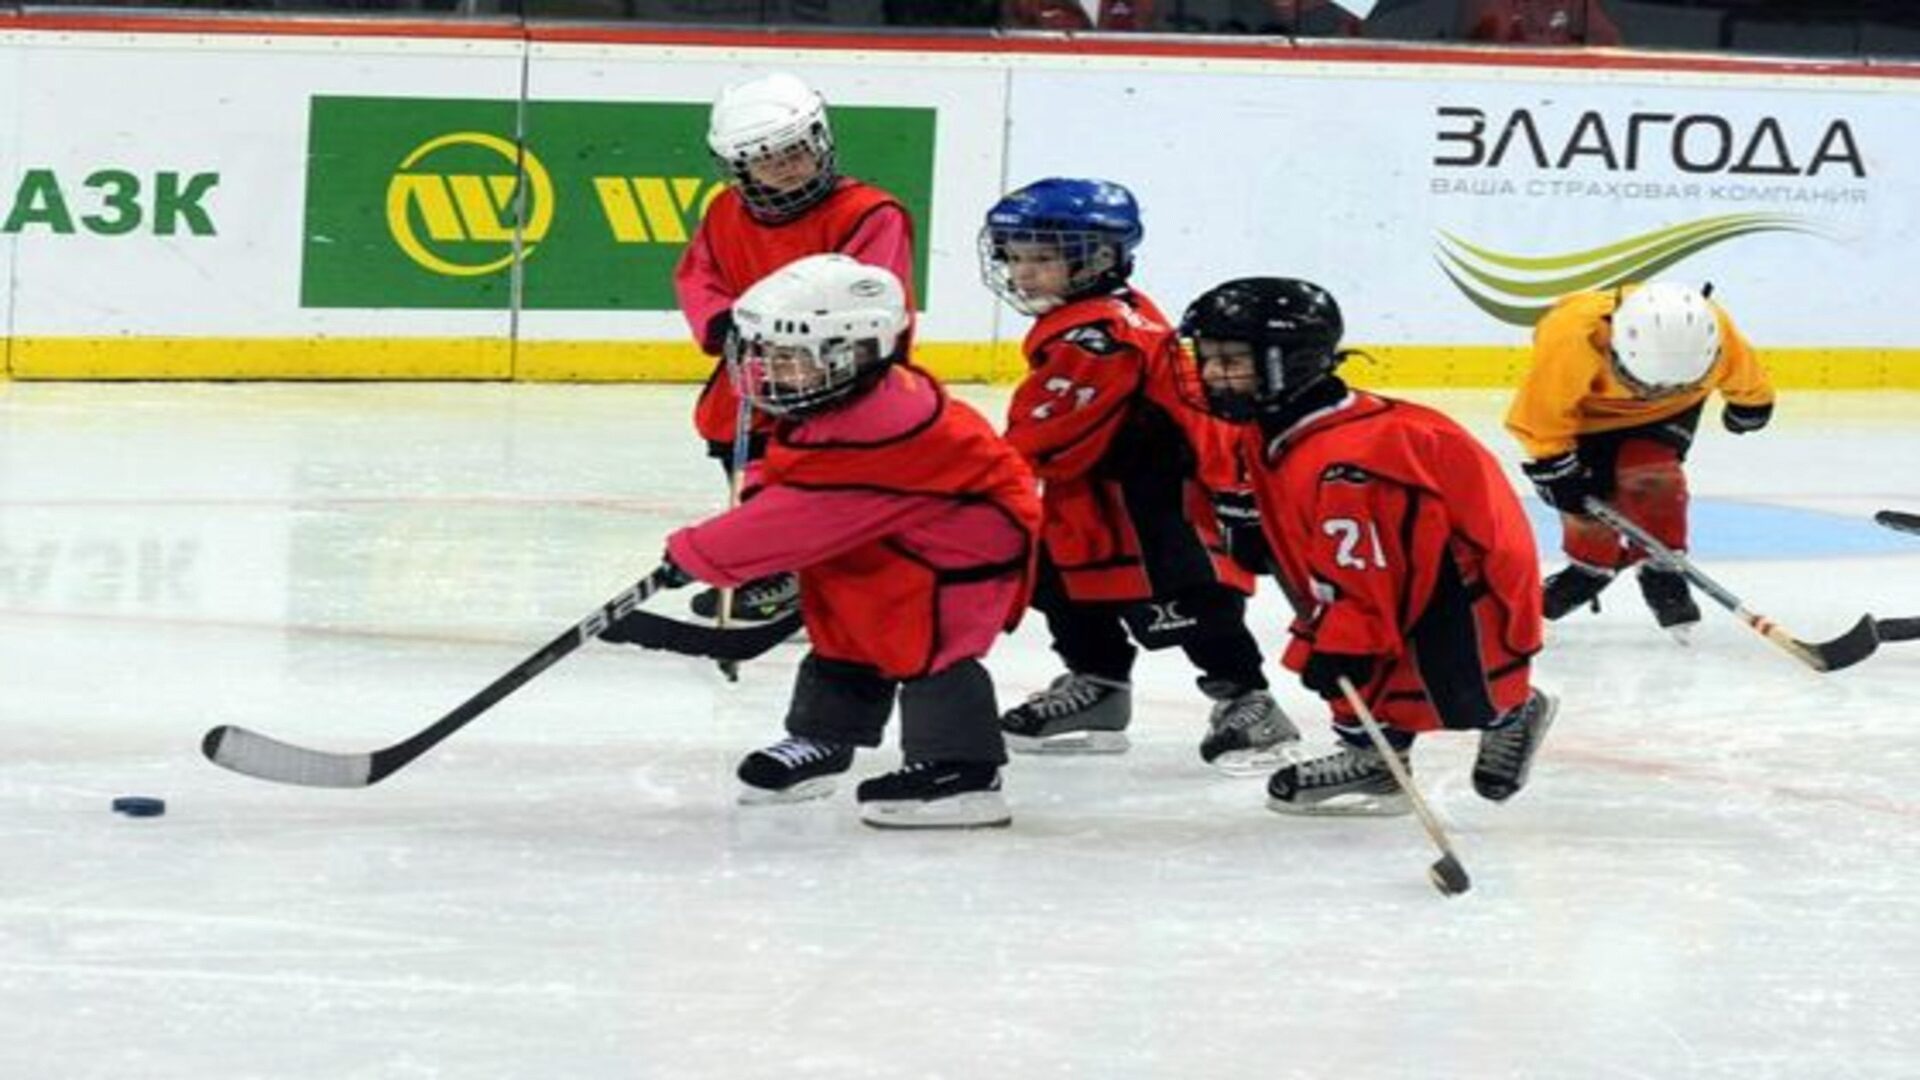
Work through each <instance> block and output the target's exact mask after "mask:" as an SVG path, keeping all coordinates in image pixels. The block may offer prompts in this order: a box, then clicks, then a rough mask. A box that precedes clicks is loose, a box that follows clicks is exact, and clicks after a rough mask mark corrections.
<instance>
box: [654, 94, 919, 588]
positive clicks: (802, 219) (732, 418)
mask: <svg viewBox="0 0 1920 1080" xmlns="http://www.w3.org/2000/svg"><path fill="white" fill-rule="evenodd" d="M707 146H708V149H710V150H711V151H712V152H713V157H714V160H715V161H716V162H717V163H718V164H719V167H720V168H721V170H722V172H723V173H724V174H725V175H726V176H727V177H729V178H730V179H731V180H732V184H731V186H729V187H728V188H727V189H726V190H725V191H723V192H722V193H721V194H720V196H719V197H718V198H716V199H714V201H713V205H712V206H711V207H710V208H708V210H707V213H706V216H705V217H704V218H703V219H702V220H701V222H700V225H699V227H698V228H697V229H696V230H695V231H694V234H693V239H692V241H691V242H690V243H688V245H687V249H686V252H685V253H684V254H683V255H682V256H681V258H680V265H679V266H678V268H676V270H675V271H674V290H675V292H676V294H677V295H678V297H679V301H680V310H681V313H682V314H683V315H685V316H686V320H687V323H688V325H689V326H690V327H691V328H692V330H693V337H694V340H695V341H696V342H698V343H699V345H700V348H701V350H702V351H704V352H705V353H706V354H707V355H709V356H712V357H715V358H716V363H715V364H714V370H713V374H712V375H711V376H709V377H708V379H707V384H706V386H705V388H703V389H702V390H701V392H700V400H699V403H698V404H697V405H696V406H695V408H694V426H695V427H696V428H697V429H698V430H699V432H700V436H701V438H703V439H705V440H706V441H707V448H708V452H709V453H710V454H712V455H713V456H714V457H716V458H718V459H719V460H720V462H721V465H722V467H724V468H726V469H728V470H729V472H730V471H731V469H732V446H733V439H734V427H735V424H736V423H737V421H738V418H739V416H740V415H741V410H740V404H739V398H738V397H737V396H736V394H735V393H734V389H733V386H732V384H731V383H730V382H729V381H728V379H727V378H726V375H725V370H726V365H725V364H724V363H721V362H717V361H718V358H719V356H720V351H721V349H722V347H723V346H724V345H725V344H726V341H727V331H728V329H729V328H730V327H731V326H732V325H733V318H734V316H733V307H734V302H735V301H736V300H737V299H738V298H739V296H740V294H741V293H742V292H745V291H746V289H747V287H748V286H750V285H752V284H753V283H754V282H756V281H759V280H760V279H762V278H764V277H766V276H767V275H768V274H771V273H772V272H774V271H775V270H778V269H779V268H780V267H782V266H785V265H786V264H787V263H789V262H792V261H793V260H795V259H798V258H800V257H801V256H804V255H818V254H825V253H830V252H839V253H841V254H844V255H850V256H852V257H853V258H855V259H858V260H859V261H861V262H863V263H868V264H870V265H873V266H882V267H885V268H886V269H888V270H890V271H892V272H893V275H894V276H895V277H896V278H898V279H900V281H902V282H904V283H907V287H908V289H909V296H911V291H910V290H911V287H912V285H911V283H912V281H913V223H912V221H911V220H910V219H909V218H908V217H907V211H906V208H905V207H903V206H901V205H900V202H899V200H898V199H895V198H894V197H893V196H892V195H890V194H888V193H887V192H885V191H882V190H881V189H879V188H877V187H874V186H873V185H871V184H867V183H862V182H861V181H859V180H855V179H853V178H852V177H848V176H842V175H841V174H840V172H839V170H838V167H837V162H836V157H835V154H834V145H833V129H832V128H831V127H830V126H829V125H828V122H827V106H826V102H825V100H823V99H822V98H821V96H820V95H819V94H818V93H817V92H815V91H814V90H813V89H812V88H810V87H809V86H807V85H806V84H805V83H803V82H801V81H800V80H799V79H797V78H795V77H794V76H792V75H786V74H775V75H768V76H765V77H763V78H758V79H754V80H752V81H750V82H745V83H741V84H739V85H737V86H732V87H729V88H728V89H727V90H725V91H724V92H723V93H721V95H720V98H719V100H718V101H716V102H715V103H714V106H713V114H712V119H711V121H710V125H709V129H708V133H707ZM907 310H908V311H909V312H911V311H912V310H913V304H912V303H911V302H909V303H908V304H907ZM767 423H768V422H767V421H766V420H764V419H762V420H761V421H759V422H758V423H757V425H756V426H755V429H754V431H753V433H752V435H751V437H750V439H749V442H748V446H747V456H748V459H749V460H758V459H759V457H760V455H761V453H762V451H763V449H764V447H765V442H766V430H765V429H766V425H767ZM794 597H795V592H794V581H793V576H792V575H791V574H776V575H773V576H770V577H767V578H763V579H758V580H755V581H749V582H746V583H744V584H742V586H741V587H740V588H739V589H738V590H736V591H735V592H734V594H733V604H732V606H731V610H730V613H729V614H730V617H732V618H735V619H745V620H771V619H776V618H779V617H780V616H781V615H783V614H785V613H786V612H788V611H791V610H792V609H793V604H794ZM718 608H719V600H718V594H717V593H716V592H715V591H713V590H708V591H706V592H703V593H701V594H699V595H698V596H696V597H695V598H694V603H693V609H694V611H695V613H697V614H699V615H702V616H706V617H708V618H711V617H713V615H714V614H715V612H716V611H717V609H718Z"/></svg>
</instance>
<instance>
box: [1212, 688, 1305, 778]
mask: <svg viewBox="0 0 1920 1080" xmlns="http://www.w3.org/2000/svg"><path fill="white" fill-rule="evenodd" d="M1200 689H1201V691H1202V692H1203V693H1205V694H1206V695H1207V696H1208V697H1210V698H1212V699H1213V700H1214V706H1213V714H1212V715H1211V716H1209V717H1207V726H1208V728H1209V730H1208V732H1207V737H1206V738H1204V739H1201V740H1200V760H1202V761H1205V762H1206V763H1207V764H1209V765H1211V766H1213V767H1214V768H1216V769H1219V770H1220V771H1221V772H1223V773H1226V774H1227V775H1228V776H1259V775H1262V774H1265V773H1269V772H1272V771H1273V770H1274V769H1275V768H1276V767H1278V766H1280V765H1281V764H1283V763H1285V762H1287V761H1290V760H1292V757H1293V752H1294V750H1295V749H1297V748H1298V747H1299V745H1300V729H1299V728H1296V727H1294V726H1293V721H1291V720H1289V719H1287V714H1286V713H1284V712H1281V711H1280V703H1279V702H1277V701H1275V700H1273V695H1272V694H1269V693H1267V692H1266V691H1265V690H1244V689H1242V688H1241V687H1239V686H1237V685H1235V684H1233V683H1230V682H1226V681H1224V680H1216V679H1202V680H1200Z"/></svg>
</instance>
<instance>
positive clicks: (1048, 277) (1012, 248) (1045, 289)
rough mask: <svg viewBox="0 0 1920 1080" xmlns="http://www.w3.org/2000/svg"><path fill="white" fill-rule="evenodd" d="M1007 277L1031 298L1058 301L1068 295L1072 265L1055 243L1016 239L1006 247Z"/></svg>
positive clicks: (1014, 285) (1022, 292)
mask: <svg viewBox="0 0 1920 1080" xmlns="http://www.w3.org/2000/svg"><path fill="white" fill-rule="evenodd" d="M1006 259H1007V280H1008V281H1009V282H1011V283H1012V285H1013V287H1014V288H1015V289H1016V290H1018V291H1019V293H1020V295H1021V296H1024V297H1026V298H1027V299H1028V300H1057V299H1059V298H1060V297H1063V296H1065V295H1066V294H1067V285H1068V283H1069V281H1070V280H1071V279H1072V277H1073V268H1072V267H1071V266H1069V265H1068V263H1067V260H1066V259H1065V258H1064V257H1063V256H1062V255H1061V253H1060V249H1059V248H1058V247H1055V246H1054V245H1052V244H1036V243H1021V242H1017V241H1016V242H1014V243H1010V244H1008V245H1007V246H1006Z"/></svg>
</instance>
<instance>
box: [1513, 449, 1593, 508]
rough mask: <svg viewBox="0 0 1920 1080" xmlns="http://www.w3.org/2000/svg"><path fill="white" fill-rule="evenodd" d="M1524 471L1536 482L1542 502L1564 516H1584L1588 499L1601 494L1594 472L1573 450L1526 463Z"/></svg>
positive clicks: (1536, 489) (1522, 466) (1534, 485)
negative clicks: (1594, 480)
mask: <svg viewBox="0 0 1920 1080" xmlns="http://www.w3.org/2000/svg"><path fill="white" fill-rule="evenodd" d="M1520 469H1521V471H1522V472H1525V473H1526V474H1527V479H1529V480H1531V481H1533V489H1534V490H1535V491H1537V492H1539V493H1540V499H1541V501H1542V502H1545V503H1546V504H1547V505H1548V506H1551V507H1553V508H1554V509H1555V510H1558V511H1560V512H1561V513H1563V514H1582V515H1584V514H1585V513H1586V512H1587V498H1588V496H1592V495H1598V494H1599V489H1598V487H1597V486H1596V485H1595V484H1594V482H1593V472H1592V471H1591V470H1589V469H1588V468H1587V465H1586V462H1584V461H1581V460H1580V455H1579V454H1577V453H1575V452H1574V451H1572V450H1569V451H1567V452H1566V453H1564V454H1557V455H1555V456H1553V457H1549V458H1539V459H1537V460H1534V461H1527V462H1522V463H1521V465H1520Z"/></svg>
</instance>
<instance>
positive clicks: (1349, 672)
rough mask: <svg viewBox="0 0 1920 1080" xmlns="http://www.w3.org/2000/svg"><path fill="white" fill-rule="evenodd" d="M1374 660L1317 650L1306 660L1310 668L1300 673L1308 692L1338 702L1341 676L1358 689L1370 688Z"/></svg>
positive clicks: (1349, 654) (1369, 657)
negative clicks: (1368, 685) (1369, 682)
mask: <svg viewBox="0 0 1920 1080" xmlns="http://www.w3.org/2000/svg"><path fill="white" fill-rule="evenodd" d="M1373 665H1374V658H1373V657H1371V656H1362V655H1358V654H1355V653H1337V652H1320V651H1318V650H1315V651H1314V652H1312V653H1310V654H1308V656H1307V666H1306V667H1305V668H1304V669H1303V670H1302V671H1301V672H1300V682H1301V683H1302V684H1303V685H1305V686H1306V688H1307V689H1309V690H1311V691H1313V692H1314V693H1316V694H1319V695H1320V696H1321V697H1323V698H1326V699H1327V700H1328V701H1338V700H1339V699H1340V697H1341V694H1340V681H1339V680H1340V676H1342V675H1345V676H1346V677H1347V681H1348V682H1350V683H1352V684H1353V685H1354V688H1355V689H1358V688H1360V687H1363V686H1365V685H1367V682H1368V681H1369V680H1371V679H1372V678H1373Z"/></svg>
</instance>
